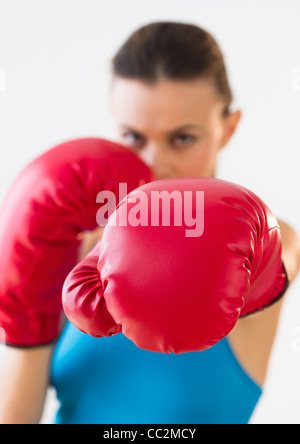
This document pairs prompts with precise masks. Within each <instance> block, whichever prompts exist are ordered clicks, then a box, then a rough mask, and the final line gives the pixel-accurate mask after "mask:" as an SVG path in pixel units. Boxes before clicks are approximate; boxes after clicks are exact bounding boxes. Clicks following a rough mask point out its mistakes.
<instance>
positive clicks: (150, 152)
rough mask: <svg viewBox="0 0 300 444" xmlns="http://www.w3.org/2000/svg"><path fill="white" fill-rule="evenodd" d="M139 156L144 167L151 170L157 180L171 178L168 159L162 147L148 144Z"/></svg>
mask: <svg viewBox="0 0 300 444" xmlns="http://www.w3.org/2000/svg"><path fill="white" fill-rule="evenodd" d="M139 156H140V158H141V159H142V160H143V161H144V162H145V163H146V165H148V166H149V168H151V169H152V170H153V172H154V173H155V175H156V177H157V178H158V179H167V178H170V177H172V175H173V172H172V167H171V164H170V157H169V154H168V152H167V150H166V149H165V148H164V147H163V146H160V145H157V144H155V145H154V144H149V145H148V146H147V147H144V149H143V150H141V151H140V152H139Z"/></svg>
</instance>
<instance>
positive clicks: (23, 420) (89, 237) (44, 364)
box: [0, 228, 103, 424]
mask: <svg viewBox="0 0 300 444" xmlns="http://www.w3.org/2000/svg"><path fill="white" fill-rule="evenodd" d="M102 232H103V228H98V229H96V230H95V231H91V232H83V233H82V234H81V235H80V236H79V238H80V239H81V240H82V244H81V250H80V254H79V260H81V259H83V258H84V257H85V256H86V255H87V254H88V253H89V252H90V250H91V249H92V248H93V246H94V245H95V244H96V242H98V240H99V239H100V237H101V235H102ZM52 352H53V346H46V347H37V348H33V349H26V348H23V349H22V348H12V347H7V348H6V350H5V361H4V365H3V368H2V371H1V373H0V424H38V423H39V422H40V419H41V416H42V413H43V409H44V403H45V399H46V394H47V389H48V385H49V373H50V362H51V355H52Z"/></svg>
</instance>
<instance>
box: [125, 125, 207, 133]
mask: <svg viewBox="0 0 300 444" xmlns="http://www.w3.org/2000/svg"><path fill="white" fill-rule="evenodd" d="M120 128H123V129H127V130H130V131H133V132H135V133H137V134H140V135H142V133H141V132H140V131H138V130H136V129H134V128H133V127H131V126H130V125H127V124H121V125H120ZM188 129H194V130H198V131H202V130H203V128H202V127H201V126H199V125H192V124H188V125H182V126H179V127H178V128H176V129H174V130H171V131H169V135H173V134H176V133H179V132H180V131H183V130H188Z"/></svg>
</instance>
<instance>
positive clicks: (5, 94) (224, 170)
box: [0, 0, 300, 424]
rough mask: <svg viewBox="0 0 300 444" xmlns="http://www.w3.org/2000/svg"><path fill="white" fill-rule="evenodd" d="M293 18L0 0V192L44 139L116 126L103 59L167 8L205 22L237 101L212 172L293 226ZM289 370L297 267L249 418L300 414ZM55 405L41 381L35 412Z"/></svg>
mask: <svg viewBox="0 0 300 444" xmlns="http://www.w3.org/2000/svg"><path fill="white" fill-rule="evenodd" d="M299 19H300V2H299V1H298V0H243V1H240V0H185V1H182V0H165V1H161V0H151V1H149V2H147V1H138V0H127V1H126V2H125V1H121V0H110V1H103V0H44V1H40V0H26V1H23V0H0V185H1V186H0V200H1V201H2V200H3V198H4V196H5V194H6V192H7V190H8V188H9V186H10V184H11V182H12V181H13V180H14V178H15V177H16V175H17V174H18V173H19V171H20V170H21V168H23V167H24V166H25V165H26V164H27V163H28V162H29V161H30V160H32V159H33V158H34V157H35V156H37V155H39V154H41V153H42V152H43V151H45V150H46V149H48V148H50V147H51V146H53V145H56V144H58V143H60V142H62V141H65V140H69V139H73V138H76V137H89V136H98V137H103V138H110V139H114V138H115V132H114V122H113V120H112V117H111V115H110V112H109V87H110V60H111V58H112V57H113V55H114V53H115V51H116V50H117V49H118V48H119V46H120V45H121V44H122V43H123V42H124V40H125V39H126V38H127V37H128V36H129V34H130V33H131V32H133V31H134V30H135V29H137V28H138V27H140V26H142V25H144V24H147V23H150V22H152V21H158V20H168V21H177V22H186V23H194V24H197V25H199V26H202V27H204V28H206V29H207V30H208V31H211V32H212V34H213V35H214V36H215V37H216V39H217V40H218V42H219V43H220V46H221V48H222V49H223V51H224V54H225V58H226V62H227V67H228V70H229V76H230V81H231V84H232V88H233V91H234V94H235V106H238V107H240V108H241V109H242V110H243V120H242V123H241V125H240V128H239V130H238V132H237V134H236V135H235V136H234V139H233V140H232V141H231V143H230V145H228V146H227V147H226V149H225V150H223V152H222V153H221V155H220V161H219V167H218V171H217V176H218V177H220V178H223V179H226V180H230V181H232V182H236V183H239V184H240V185H243V186H245V187H248V188H250V189H251V190H252V191H254V192H256V193H257V194H258V195H259V196H260V197H261V198H262V199H263V200H264V201H265V202H266V203H267V204H268V205H269V207H270V208H272V210H273V212H274V213H275V215H276V216H277V217H278V218H280V219H283V220H285V221H286V222H288V223H290V224H291V225H292V226H293V227H294V228H295V229H296V231H298V232H300V199H299V197H298V191H299V190H300V174H299V169H300V132H299V123H300V27H299ZM3 253H5V252H2V254H3ZM1 350H2V351H1ZM4 358H5V352H4V351H3V349H0V363H1V361H3V359H4ZM299 371H300V279H299V278H298V279H297V280H296V282H295V283H294V284H293V287H292V288H291V289H290V290H289V292H288V294H287V297H286V302H285V305H284V309H283V313H282V316H281V321H280V327H279V331H278V334H277V339H276V342H275V346H274V350H273V353H272V358H271V364H270V368H269V373H268V379H267V383H266V386H265V391H264V395H263V397H262V398H261V401H260V403H259V405H258V407H257V409H256V411H255V413H254V416H253V419H252V423H268V424H276V423H284V424H294V423H297V424H299V423H300V384H299ZM56 405H57V404H56V402H55V394H54V393H53V391H50V392H49V397H48V401H47V404H46V408H45V413H44V417H43V422H49V421H51V419H52V417H53V415H54V412H55V408H56Z"/></svg>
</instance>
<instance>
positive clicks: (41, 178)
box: [0, 138, 153, 347]
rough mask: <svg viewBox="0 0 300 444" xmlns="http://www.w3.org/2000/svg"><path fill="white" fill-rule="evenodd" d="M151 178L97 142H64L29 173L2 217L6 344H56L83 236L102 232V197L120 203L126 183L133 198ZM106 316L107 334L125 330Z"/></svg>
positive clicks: (121, 151)
mask: <svg viewBox="0 0 300 444" xmlns="http://www.w3.org/2000/svg"><path fill="white" fill-rule="evenodd" d="M152 179H153V177H152V174H151V172H150V171H149V169H148V168H147V167H146V166H145V165H144V164H143V163H142V162H141V161H140V160H139V159H138V158H137V156H135V155H134V154H133V153H132V152H131V151H129V150H128V149H127V148H124V147H123V146H120V145H118V144H115V143H113V142H109V141H106V140H102V139H98V138H88V139H78V140H73V141H69V142H66V143H63V144H61V145H59V146H56V147H55V148H53V149H51V150H49V151H47V152H46V153H44V154H42V155H41V156H40V157H38V158H37V159H35V160H34V161H33V162H31V163H30V164H29V165H28V166H27V167H26V168H25V169H24V171H23V172H22V173H21V174H20V175H19V177H18V178H17V180H16V181H15V183H14V184H13V186H12V188H11V190H10V192H9V193H8V195H7V197H6V200H5V203H4V205H3V208H2V211H1V215H0V244H1V247H2V254H1V257H0V329H1V328H2V329H4V331H5V339H6V343H7V344H9V345H14V346H18V347H28V346H37V345H44V344H48V343H51V342H53V341H54V340H55V339H56V338H57V336H58V334H59V331H60V328H61V325H60V324H61V322H60V321H61V318H62V316H61V315H62V313H63V311H62V303H61V290H62V286H63V282H64V280H65V278H66V276H67V274H68V273H69V272H70V270H72V268H73V267H74V266H75V265H76V264H77V262H78V256H79V250H80V249H79V247H80V240H79V238H78V234H79V233H81V232H82V231H87V230H94V229H95V228H97V227H98V224H97V214H98V212H99V210H100V209H101V208H104V206H105V205H106V201H105V199H103V200H102V201H101V199H100V201H101V204H100V203H99V202H100V201H99V202H98V196H99V193H100V192H102V191H108V192H111V193H113V194H114V196H115V198H116V203H118V201H119V200H120V199H121V198H123V197H124V195H123V194H122V193H123V191H124V187H125V184H126V188H125V189H127V192H129V191H132V190H133V189H135V188H136V187H138V186H139V185H141V184H144V183H146V182H148V181H149V180H152ZM119 184H122V185H123V191H122V192H121V194H122V195H119V190H120V189H121V188H120V187H119ZM125 195H126V192H125ZM101 316H102V318H103V319H105V322H106V324H105V325H106V327H107V331H108V332H110V330H111V329H112V330H113V331H118V326H116V324H115V322H114V320H113V319H112V318H111V316H110V314H109V313H108V312H107V311H105V307H103V311H102V313H101Z"/></svg>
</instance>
